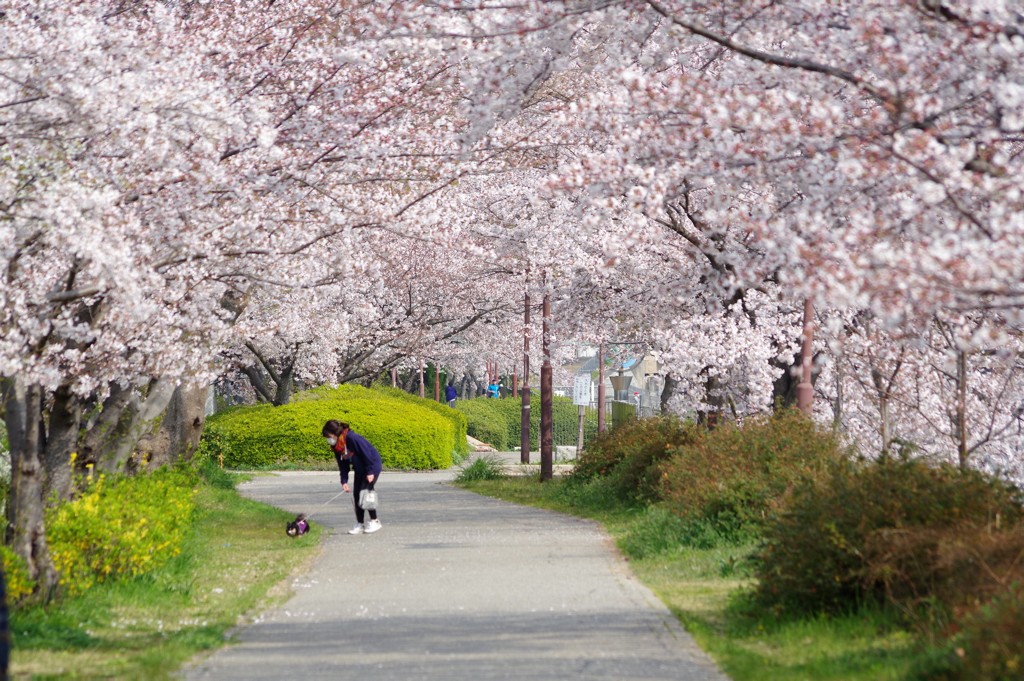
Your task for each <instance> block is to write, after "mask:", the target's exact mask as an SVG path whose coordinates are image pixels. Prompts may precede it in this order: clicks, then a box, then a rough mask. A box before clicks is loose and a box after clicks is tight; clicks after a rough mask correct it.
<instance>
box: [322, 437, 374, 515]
mask: <svg viewBox="0 0 1024 681" xmlns="http://www.w3.org/2000/svg"><path fill="white" fill-rule="evenodd" d="M323 436H324V437H325V438H327V444H329V445H330V446H331V451H332V452H334V459H335V461H337V462H338V472H339V473H341V488H342V489H343V490H345V491H346V492H352V502H353V505H354V506H355V509H356V524H355V527H353V528H352V529H351V530H349V531H348V533H349V534H371V533H373V532H376V531H377V530H379V529H380V528H381V524H380V520H379V519H378V518H377V509H371V510H370V511H368V512H369V514H370V519H369V520H368V521H365V518H366V513H367V511H366V510H364V509H363V508H362V507H360V506H359V493H360V492H361V491H362V490H364V489H368V490H371V489H373V486H374V485H375V484H376V483H377V480H378V479H379V478H380V471H381V468H382V465H381V461H380V452H378V451H377V449H376V448H375V447H374V446H373V445H371V444H370V442H369V440H367V439H366V438H365V437H363V436H362V435H360V434H359V433H356V432H355V431H353V430H351V429H350V428H349V425H348V424H347V423H342V422H341V421H335V420H333V419H332V420H330V421H328V422H327V423H325V424H324V428H323ZM350 467H351V468H352V469H353V471H354V475H353V479H352V487H351V488H350V487H349V485H348V471H349V468H350Z"/></svg>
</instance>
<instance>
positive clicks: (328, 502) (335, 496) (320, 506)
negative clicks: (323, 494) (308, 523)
mask: <svg viewBox="0 0 1024 681" xmlns="http://www.w3.org/2000/svg"><path fill="white" fill-rule="evenodd" d="M344 493H345V490H341V491H340V492H338V493H337V494H335V495H334V496H333V497H331V498H330V499H328V500H327V501H325V502H324V503H322V504H320V505H319V506H317V507H316V508H315V509H313V512H312V513H309V514H307V515H306V520H309V519H310V518H312V517H313V516H314V515H316V514H317V513H318V512H319V511H321V510H323V508H324V506H327V505H328V504H330V503H331V502H332V501H334V500H335V499H337V498H338V497H340V496H341V495H342V494H344Z"/></svg>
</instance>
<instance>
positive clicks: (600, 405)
mask: <svg viewBox="0 0 1024 681" xmlns="http://www.w3.org/2000/svg"><path fill="white" fill-rule="evenodd" d="M604 430H605V424H604V342H603V341H602V342H601V343H600V344H598V346H597V432H599V433H603V432H604Z"/></svg>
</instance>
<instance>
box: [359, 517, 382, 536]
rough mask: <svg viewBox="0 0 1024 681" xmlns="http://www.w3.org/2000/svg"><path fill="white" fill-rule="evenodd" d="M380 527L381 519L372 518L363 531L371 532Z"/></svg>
mask: <svg viewBox="0 0 1024 681" xmlns="http://www.w3.org/2000/svg"><path fill="white" fill-rule="evenodd" d="M380 528H381V524H380V521H379V520H371V521H369V522H368V523H366V527H365V528H364V529H363V532H365V533H366V534H371V533H373V532H376V531H377V530H379V529H380Z"/></svg>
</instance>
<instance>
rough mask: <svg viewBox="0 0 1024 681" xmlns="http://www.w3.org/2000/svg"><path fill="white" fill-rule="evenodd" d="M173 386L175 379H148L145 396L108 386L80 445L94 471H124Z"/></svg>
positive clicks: (165, 404) (161, 410) (151, 427)
mask: <svg viewBox="0 0 1024 681" xmlns="http://www.w3.org/2000/svg"><path fill="white" fill-rule="evenodd" d="M175 389H176V386H175V384H174V381H171V380H169V379H164V378H161V379H157V380H155V381H152V382H150V384H149V387H148V388H147V390H146V393H145V395H143V394H141V393H140V392H139V391H138V390H133V389H122V388H118V387H117V386H111V392H110V395H109V397H107V399H106V400H105V401H104V403H103V409H101V410H100V413H99V415H98V417H97V420H96V422H95V423H91V424H90V427H89V430H88V432H87V433H86V436H85V439H84V441H83V444H82V453H83V454H87V455H88V457H89V458H90V459H91V461H92V462H94V463H95V464H96V470H98V471H102V472H108V473H109V472H122V473H123V472H126V469H125V465H126V464H127V463H128V459H129V458H130V457H131V455H132V454H133V453H134V452H135V450H136V447H137V446H138V444H139V440H140V439H142V437H143V436H145V435H148V434H150V433H151V432H152V430H153V427H154V425H155V422H156V420H157V419H158V418H159V417H160V416H161V415H162V414H163V413H164V411H165V410H166V409H167V406H168V404H170V401H171V398H172V397H173V396H174V392H175ZM108 405H109V406H110V408H109V409H108Z"/></svg>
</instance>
